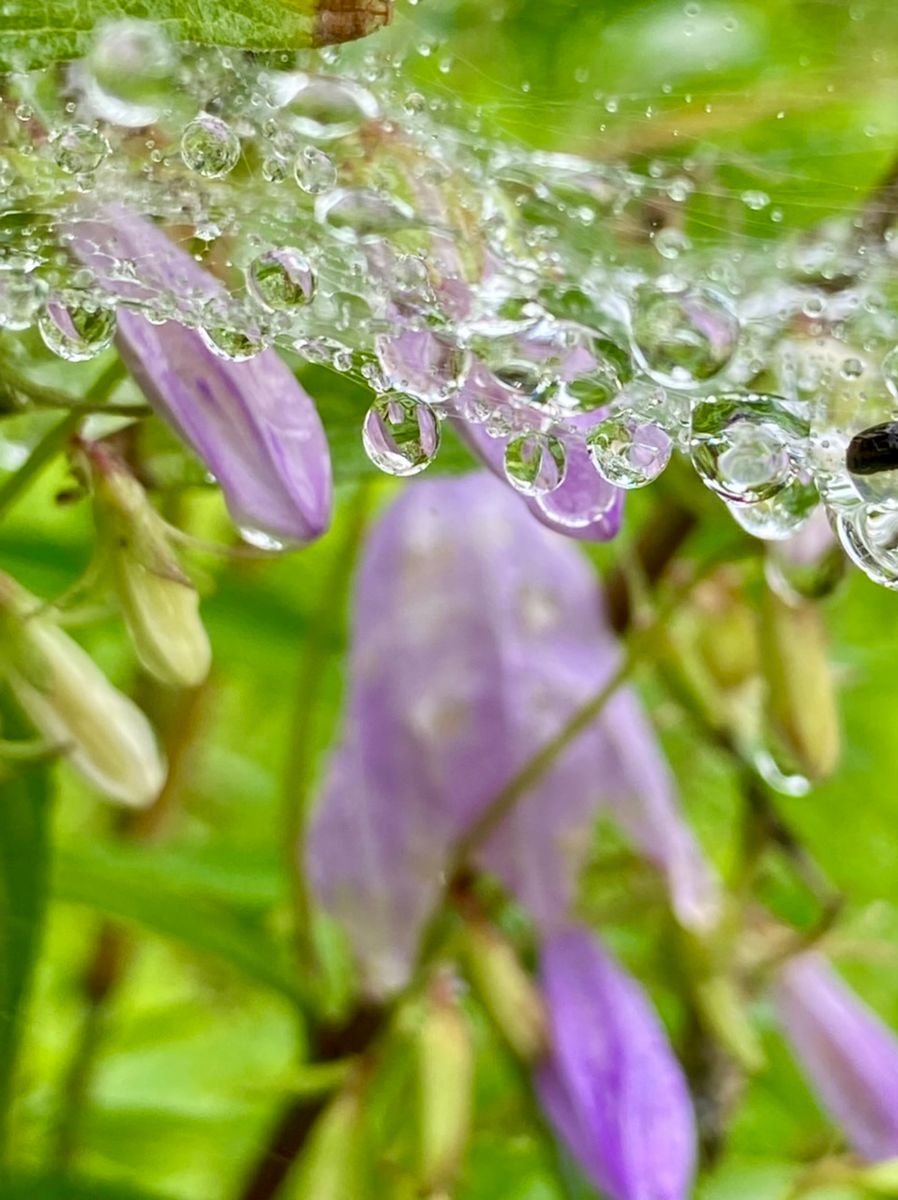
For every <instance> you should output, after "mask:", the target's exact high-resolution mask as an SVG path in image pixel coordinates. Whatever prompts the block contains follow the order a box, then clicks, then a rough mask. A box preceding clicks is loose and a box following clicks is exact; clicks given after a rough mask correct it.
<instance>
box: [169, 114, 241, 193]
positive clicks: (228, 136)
mask: <svg viewBox="0 0 898 1200" xmlns="http://www.w3.org/2000/svg"><path fill="white" fill-rule="evenodd" d="M181 158H182V159H183V160H184V165H185V166H187V167H189V168H190V169H191V171H196V173H197V174H198V175H202V176H203V177H204V178H206V179H220V178H222V176H224V175H227V174H228V173H229V172H231V171H233V169H234V167H236V165H237V162H238V160H239V158H240V138H239V137H238V136H237V134H236V133H235V132H234V130H233V129H232V128H231V127H230V125H228V123H227V121H222V120H221V118H220V117H213V116H211V115H210V114H209V113H202V114H201V115H200V116H198V117H197V118H196V119H195V120H193V121H191V122H190V123H189V124H188V125H185V126H184V131H183V133H182V134H181Z"/></svg>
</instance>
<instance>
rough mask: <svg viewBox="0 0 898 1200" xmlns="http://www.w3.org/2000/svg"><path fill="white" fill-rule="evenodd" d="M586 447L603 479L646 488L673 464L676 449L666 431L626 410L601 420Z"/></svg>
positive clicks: (616, 484)
mask: <svg viewBox="0 0 898 1200" xmlns="http://www.w3.org/2000/svg"><path fill="white" fill-rule="evenodd" d="M586 444H587V446H588V448H589V457H590V458H591V459H592V462H593V466H594V467H595V468H596V470H597V471H598V472H599V474H600V475H601V476H602V478H603V479H607V481H608V482H609V483H613V484H614V485H615V487H622V488H640V487H645V486H646V484H648V483H651V482H652V481H653V480H654V479H657V478H658V476H659V475H660V474H661V472H662V471H663V470H664V468H665V467H666V466H667V464H668V462H669V461H670V454H671V449H672V446H673V443H672V442H671V439H670V437H669V435H668V434H667V433H665V431H664V430H663V429H661V428H660V427H659V426H657V425H652V424H647V423H646V422H644V421H641V420H640V419H639V418H638V417H637V416H635V415H634V414H632V413H630V412H627V411H620V412H615V413H612V414H611V416H608V417H606V418H605V419H604V420H603V421H600V422H599V424H598V425H596V427H595V428H594V429H592V430H591V431H590V432H589V434H588V436H587V438H586Z"/></svg>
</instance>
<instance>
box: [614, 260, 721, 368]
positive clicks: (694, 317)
mask: <svg viewBox="0 0 898 1200" xmlns="http://www.w3.org/2000/svg"><path fill="white" fill-rule="evenodd" d="M630 330H631V338H632V343H633V353H634V355H635V356H636V359H637V361H638V362H639V363H640V365H641V366H642V367H643V368H644V369H645V371H646V372H647V373H648V374H649V375H650V376H651V377H652V378H653V379H656V380H657V381H658V382H659V383H663V384H668V385H670V386H672V387H680V388H689V387H695V386H696V385H698V384H700V383H701V382H703V381H704V380H706V379H711V378H712V377H713V376H714V375H716V374H717V373H718V372H719V371H721V370H722V369H723V368H724V367H725V366H726V365H727V363H728V362H729V361H730V359H731V358H732V356H733V353H734V352H735V349H736V344H737V342H738V340H739V322H738V320H737V319H736V315H735V313H734V312H733V311H732V309H731V307H730V305H729V303H728V302H727V300H726V299H725V297H723V296H722V295H720V294H719V293H717V292H714V291H712V290H711V289H710V288H685V289H683V290H681V291H674V292H666V291H662V290H659V288H658V287H656V286H654V285H650V284H643V285H641V286H640V287H639V288H638V289H637V291H636V295H635V297H634V300H633V304H632V306H631V311H630Z"/></svg>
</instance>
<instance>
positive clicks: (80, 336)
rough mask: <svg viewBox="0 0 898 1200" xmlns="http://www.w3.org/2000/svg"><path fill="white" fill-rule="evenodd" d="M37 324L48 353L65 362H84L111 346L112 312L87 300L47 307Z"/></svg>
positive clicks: (64, 300)
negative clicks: (51, 352) (49, 351)
mask: <svg viewBox="0 0 898 1200" xmlns="http://www.w3.org/2000/svg"><path fill="white" fill-rule="evenodd" d="M37 324H38V329H39V330H40V334H41V337H42V338H43V340H44V344H45V345H46V347H47V349H48V350H52V351H53V353H54V354H57V355H58V356H59V357H60V358H64V359H65V360H66V361H67V362H86V361H87V360H88V359H90V358H96V356H97V355H98V354H102V353H103V351H104V350H108V348H109V347H110V346H111V345H112V339H113V337H114V336H115V324H116V321H115V309H114V308H112V307H110V306H109V305H108V304H105V303H102V302H99V301H96V300H93V299H91V298H88V297H85V298H84V299H81V298H77V299H74V298H69V297H65V298H61V299H59V300H53V301H51V302H50V303H49V304H47V305H46V307H45V308H44V309H43V310H42V311H41V313H40V316H39V317H38V322H37Z"/></svg>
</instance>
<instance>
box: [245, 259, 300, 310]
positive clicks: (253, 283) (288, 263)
mask: <svg viewBox="0 0 898 1200" xmlns="http://www.w3.org/2000/svg"><path fill="white" fill-rule="evenodd" d="M247 281H248V283H249V289H250V292H251V293H252V294H253V296H254V297H255V298H256V299H257V300H258V301H259V303H260V304H263V305H264V306H265V307H266V308H270V309H272V310H273V311H275V312H289V311H290V310H292V309H294V308H302V307H303V306H304V305H306V304H310V303H311V302H312V300H313V299H314V297H315V273H314V271H313V270H312V267H311V264H310V263H309V260H308V259H307V258H306V257H305V256H304V255H303V254H300V252H299V251H298V250H294V249H293V248H292V247H290V246H282V247H280V248H279V249H277V250H269V251H267V252H266V253H265V254H260V255H259V257H258V258H256V259H254V260H253V261H252V263H251V264H250V268H249V272H248V274H247Z"/></svg>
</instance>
